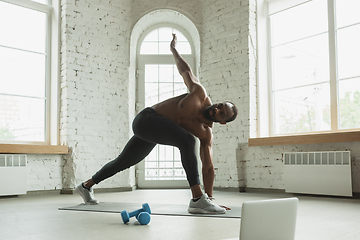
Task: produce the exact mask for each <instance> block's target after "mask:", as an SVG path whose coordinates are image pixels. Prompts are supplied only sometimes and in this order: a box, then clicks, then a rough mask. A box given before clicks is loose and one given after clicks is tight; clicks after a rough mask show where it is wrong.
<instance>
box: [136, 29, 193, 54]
mask: <svg viewBox="0 0 360 240" xmlns="http://www.w3.org/2000/svg"><path fill="white" fill-rule="evenodd" d="M172 33H176V36H177V50H178V51H179V53H180V54H191V47H190V44H189V42H188V40H187V39H186V37H185V36H184V35H183V34H182V33H181V32H180V31H178V30H176V29H174V28H169V27H163V28H157V29H155V30H153V31H151V32H150V33H149V34H148V35H147V36H146V37H145V39H144V41H143V43H142V45H141V48H140V54H171V52H170V47H169V43H170V41H171V40H172Z"/></svg>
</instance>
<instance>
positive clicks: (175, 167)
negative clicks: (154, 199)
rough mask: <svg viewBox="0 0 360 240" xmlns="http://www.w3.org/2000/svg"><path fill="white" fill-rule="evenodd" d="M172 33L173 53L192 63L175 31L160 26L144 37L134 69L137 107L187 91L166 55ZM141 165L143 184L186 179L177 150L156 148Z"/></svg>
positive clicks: (188, 47)
mask: <svg viewBox="0 0 360 240" xmlns="http://www.w3.org/2000/svg"><path fill="white" fill-rule="evenodd" d="M172 33H176V35H177V50H178V51H179V52H180V54H182V56H183V57H184V58H185V59H186V60H187V61H188V62H189V63H190V64H192V62H193V60H192V57H191V53H192V50H191V45H190V44H189V41H188V40H187V38H186V37H185V36H184V34H183V33H182V32H180V31H178V30H177V29H175V28H172V27H160V28H156V29H153V30H152V31H150V32H149V33H148V34H146V36H145V38H144V39H143V41H142V43H141V46H140V52H139V56H138V58H139V61H138V63H139V64H138V68H139V72H140V73H141V74H139V88H140V89H143V90H142V92H141V91H140V92H139V100H138V101H140V102H143V103H142V104H141V105H142V106H144V107H150V106H153V105H154V104H156V103H159V102H161V101H163V100H166V99H168V98H172V97H174V96H178V95H181V94H184V93H186V92H187V88H186V85H185V84H184V81H183V78H182V77H181V75H180V74H179V73H178V70H177V67H176V65H175V62H174V58H173V56H172V54H171V52H170V42H171V40H172ZM139 110H141V109H139ZM144 162H145V167H144V176H143V177H144V180H145V181H158V182H159V181H162V180H186V176H185V172H184V170H183V168H182V164H181V158H180V151H179V150H178V149H177V148H174V147H171V146H164V145H158V146H156V147H155V148H154V150H153V151H152V152H151V153H150V154H149V156H147V157H146V158H145V161H144ZM139 181H140V182H139V184H140V186H143V184H142V183H141V180H139ZM153 186H154V185H153ZM157 186H159V185H157Z"/></svg>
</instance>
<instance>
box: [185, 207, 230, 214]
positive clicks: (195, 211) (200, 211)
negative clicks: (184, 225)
mask: <svg viewBox="0 0 360 240" xmlns="http://www.w3.org/2000/svg"><path fill="white" fill-rule="evenodd" d="M188 212H189V213H192V214H225V212H226V211H223V212H211V211H207V210H205V209H201V208H188Z"/></svg>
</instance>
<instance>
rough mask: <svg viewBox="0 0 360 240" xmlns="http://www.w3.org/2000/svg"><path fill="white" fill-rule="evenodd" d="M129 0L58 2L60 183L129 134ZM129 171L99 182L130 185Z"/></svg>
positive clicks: (72, 181)
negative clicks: (64, 152) (63, 147)
mask: <svg viewBox="0 0 360 240" xmlns="http://www.w3.org/2000/svg"><path fill="white" fill-rule="evenodd" d="M129 14H130V5H129V1H101V0H82V1H71V0H70V1H63V3H62V29H61V32H62V46H61V75H62V80H61V121H60V124H61V126H60V129H61V141H62V142H66V143H67V144H68V145H69V147H70V148H71V154H70V155H69V156H64V158H63V161H64V168H63V175H64V179H63V184H64V186H63V188H73V187H74V186H75V185H76V184H77V183H78V182H80V181H83V180H87V179H88V178H90V177H91V176H92V175H93V174H94V173H95V172H96V171H97V170H98V169H99V168H100V167H101V166H103V165H104V164H105V163H107V162H108V161H110V160H112V159H114V158H115V157H117V155H118V154H119V153H120V151H121V149H122V148H123V146H124V144H125V143H126V141H127V140H128V139H129V135H130V132H129V128H130V127H129V105H128V104H127V102H128V99H129V90H128V88H129V81H128V77H129V72H128V67H129V58H128V56H129V40H130V23H131V21H130V18H129ZM129 186H130V179H129V171H125V172H123V173H121V174H118V175H117V177H115V178H112V179H110V180H109V181H106V182H105V183H104V184H101V185H100V187H129Z"/></svg>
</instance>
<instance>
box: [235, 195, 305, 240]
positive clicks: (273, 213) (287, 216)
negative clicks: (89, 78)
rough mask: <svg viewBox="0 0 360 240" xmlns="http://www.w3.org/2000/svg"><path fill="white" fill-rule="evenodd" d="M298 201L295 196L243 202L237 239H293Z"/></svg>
mask: <svg viewBox="0 0 360 240" xmlns="http://www.w3.org/2000/svg"><path fill="white" fill-rule="evenodd" d="M298 202H299V200H298V199H297V198H282V199H271V200H261V201H251V202H244V203H243V205H242V210H241V224H240V237H239V239H240V240H294V238H295V226H296V216H297V206H298ZM236 239H237V238H236ZM229 240H230V239H229ZM234 240H235V239H234Z"/></svg>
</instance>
